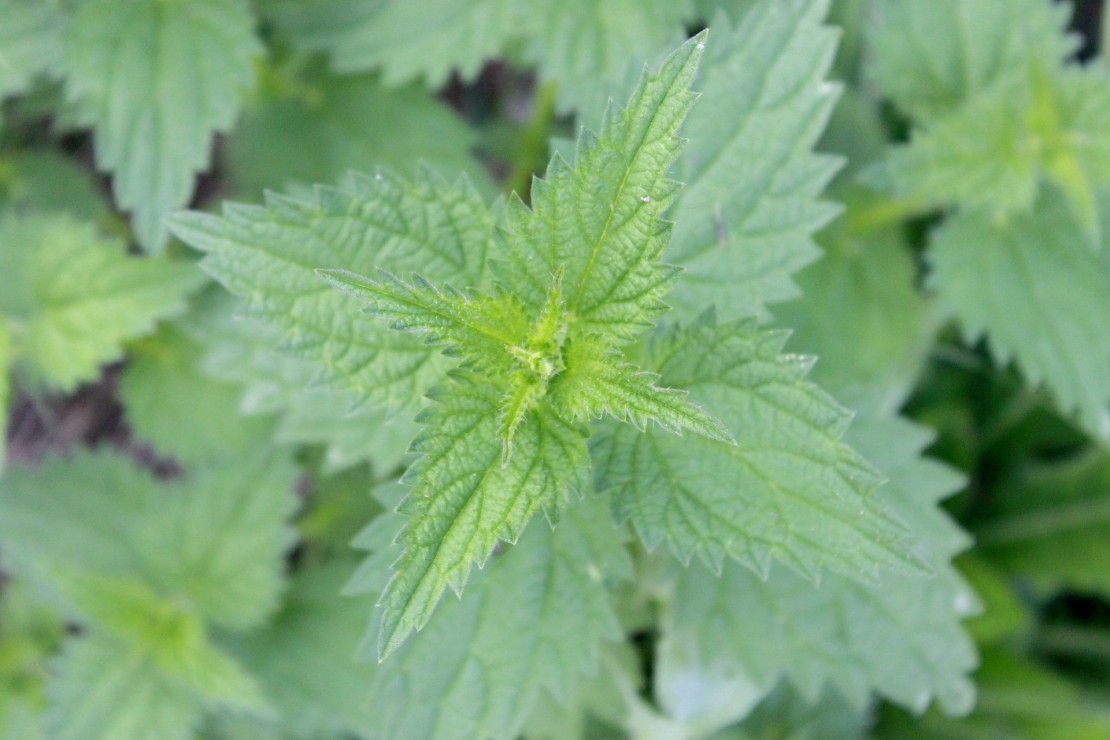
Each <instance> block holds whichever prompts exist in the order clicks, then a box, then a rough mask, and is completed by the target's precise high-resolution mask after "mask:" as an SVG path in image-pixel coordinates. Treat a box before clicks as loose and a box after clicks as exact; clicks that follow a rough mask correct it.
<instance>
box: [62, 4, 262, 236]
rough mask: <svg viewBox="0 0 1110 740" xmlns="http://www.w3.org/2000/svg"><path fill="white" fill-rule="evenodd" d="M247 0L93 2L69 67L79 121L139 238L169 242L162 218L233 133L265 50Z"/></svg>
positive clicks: (70, 48)
mask: <svg viewBox="0 0 1110 740" xmlns="http://www.w3.org/2000/svg"><path fill="white" fill-rule="evenodd" d="M253 26H254V20H253V18H252V17H251V14H250V12H249V10H248V8H247V3H246V2H244V1H243V0H83V1H82V2H80V3H78V4H77V10H76V13H75V14H74V17H73V18H72V19H71V20H70V22H69V25H68V27H67V31H66V37H65V44H64V54H63V56H62V61H61V68H62V70H63V72H64V73H65V76H66V93H67V96H68V98H69V99H70V100H71V101H72V103H73V105H74V108H75V116H76V120H77V122H78V123H79V124H81V125H84V126H91V127H92V128H93V131H94V144H95V151H96V163H97V166H98V167H100V168H101V169H103V170H107V171H109V172H111V173H112V175H113V179H112V188H113V192H114V193H115V197H116V202H117V203H118V204H119V206H120V208H121V209H122V210H125V211H130V212H131V213H132V222H133V224H134V229H135V234H136V236H137V237H138V240H139V243H140V244H142V245H143V247H144V248H146V249H147V250H150V251H158V250H161V249H162V248H163V247H164V246H165V243H166V229H165V226H164V225H163V224H162V219H163V217H164V216H166V215H167V214H169V213H171V212H172V211H173V210H175V209H177V208H181V207H182V206H184V205H185V204H186V203H187V202H188V200H189V197H190V195H191V194H192V191H193V179H194V177H195V176H196V173H197V172H198V171H200V170H202V169H204V168H205V167H207V165H208V162H209V158H210V152H211V146H212V135H213V134H214V133H216V132H217V131H226V130H227V129H228V128H230V127H231V124H232V123H233V122H234V121H235V117H236V115H237V114H238V111H239V100H240V96H241V94H242V92H243V90H245V89H246V88H247V87H249V86H250V84H251V82H252V78H253V67H252V58H253V57H255V56H257V55H258V54H259V53H260V52H261V46H260V44H259V43H258V41H257V39H255V37H254V29H253Z"/></svg>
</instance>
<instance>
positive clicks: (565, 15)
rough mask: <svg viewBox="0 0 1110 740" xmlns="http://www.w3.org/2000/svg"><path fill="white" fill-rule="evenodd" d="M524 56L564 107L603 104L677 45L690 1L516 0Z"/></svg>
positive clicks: (586, 107) (592, 107) (690, 10)
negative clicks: (551, 85) (555, 91)
mask: <svg viewBox="0 0 1110 740" xmlns="http://www.w3.org/2000/svg"><path fill="white" fill-rule="evenodd" d="M516 12H517V14H518V16H519V18H520V23H521V26H522V29H523V31H524V34H525V39H526V40H525V42H524V49H523V52H522V54H523V57H524V59H525V60H527V61H530V62H533V63H534V64H536V66H537V67H538V71H539V76H540V78H541V79H542V80H545V81H546V80H551V81H553V82H554V83H555V84H556V85H557V88H558V101H559V106H560V108H562V109H564V110H566V109H573V108H578V109H581V110H597V109H600V108H601V107H602V106H603V105H604V103H605V100H606V96H607V95H608V94H609V93H610V92H611V91H612V90H613V88H614V87H616V86H617V85H619V84H620V83H623V82H624V81H625V80H626V79H628V78H629V77H630V74H629V73H630V72H631V73H635V72H637V71H638V70H637V69H635V67H636V66H639V65H642V64H643V63H644V62H653V61H655V56H656V54H657V53H659V51H661V50H663V49H667V48H671V47H672V46H673V45H675V44H677V43H678V42H679V41H680V40H681V38H682V36H683V31H684V25H685V23H686V21H688V20H691V17H692V16H693V8H692V5H691V2H690V0H610V1H609V2H595V0H540V2H522V1H519V0H518V2H517V3H516Z"/></svg>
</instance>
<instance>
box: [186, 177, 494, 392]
mask: <svg viewBox="0 0 1110 740" xmlns="http://www.w3.org/2000/svg"><path fill="white" fill-rule="evenodd" d="M170 225H171V228H172V229H173V230H174V233H175V234H176V235H177V236H178V237H179V238H181V239H182V240H183V241H185V242H187V243H189V244H190V245H191V246H193V247H196V248H197V249H201V250H203V251H205V252H207V253H208V254H207V256H206V257H205V259H204V260H203V261H202V263H201V266H202V267H204V268H205V269H206V270H207V271H208V272H209V273H211V274H212V275H213V276H214V277H216V279H217V280H219V281H220V282H221V283H223V284H224V285H225V286H226V287H227V288H228V289H230V290H231V291H232V292H233V293H237V294H239V295H241V296H244V297H245V298H246V299H247V310H248V312H249V313H250V314H251V315H253V316H255V317H257V318H260V319H262V320H264V321H265V322H266V323H269V324H271V325H274V326H276V327H278V328H279V329H280V330H281V332H282V333H283V335H284V336H285V349H286V350H287V351H289V352H290V353H292V354H295V355H298V356H300V357H304V358H306V359H307V360H310V361H311V362H313V364H314V365H315V368H316V372H317V373H318V374H319V375H321V376H323V380H324V381H325V382H327V383H328V384H329V385H332V386H334V387H337V388H339V389H341V390H343V391H345V392H347V393H348V394H350V397H351V400H352V403H355V402H368V401H369V402H372V403H374V404H377V405H407V404H414V403H415V402H417V401H418V400H419V399H420V398H421V397H422V396H423V395H424V394H425V393H426V392H427V391H428V389H429V388H430V387H431V386H432V385H434V384H435V382H436V381H438V380H439V379H440V378H441V377H442V376H443V373H444V371H445V369H446V368H447V367H448V366H449V365H448V364H447V363H446V362H445V361H444V360H443V359H442V358H441V357H440V356H439V353H438V352H437V351H436V350H435V349H434V348H433V347H429V346H427V345H426V344H424V343H422V342H421V341H420V340H419V339H416V338H414V337H409V336H405V335H403V334H398V333H393V332H390V331H389V330H388V328H387V327H385V326H383V325H380V324H375V323H373V322H369V321H366V320H361V319H360V318H359V317H358V315H357V314H358V310H357V309H358V301H357V300H356V299H354V298H352V297H350V296H347V295H344V294H343V293H341V292H339V291H336V290H333V289H332V288H330V287H329V286H328V285H327V284H326V283H324V282H323V281H322V280H321V279H320V278H319V276H318V275H317V274H316V272H315V269H316V268H318V267H329V266H336V267H339V266H341V267H343V268H345V269H348V270H351V271H354V272H358V273H363V274H366V273H372V272H374V270H376V269H377V268H379V267H380V268H386V269H389V270H390V271H392V272H394V273H397V274H405V273H408V272H413V271H419V272H420V273H421V274H422V275H424V276H425V277H427V278H429V279H433V280H445V281H450V282H451V283H453V284H455V285H459V286H462V287H467V286H471V285H477V284H478V283H480V282H481V280H482V277H483V274H484V270H485V258H486V254H487V252H488V250H489V247H490V242H491V241H492V233H493V222H492V217H491V216H490V213H489V211H488V209H487V208H486V206H485V204H484V203H483V202H482V200H481V199H480V198H479V197H478V195H477V193H476V192H475V191H474V189H473V188H472V187H471V186H470V185H469V184H468V183H467V181H466V180H465V179H463V180H460V181H459V182H457V183H456V184H454V185H449V184H448V183H446V182H445V181H443V180H441V179H440V178H439V177H437V176H436V175H434V174H432V173H430V172H425V173H423V174H422V175H421V177H420V178H418V179H417V181H416V183H415V184H412V185H410V184H408V183H406V182H404V181H403V180H401V179H399V178H397V177H394V176H392V175H387V174H378V175H375V176H373V177H367V176H358V177H355V178H354V180H353V181H352V183H351V187H350V191H349V192H347V191H341V190H337V189H333V188H319V189H318V190H317V191H316V197H315V199H314V200H313V201H311V202H302V201H298V200H294V199H291V198H286V197H283V196H277V195H270V196H269V197H268V198H267V206H266V207H264V208H263V207H257V206H243V205H236V204H229V205H227V206H225V208H224V213H223V215H222V216H213V215H208V214H202V213H181V214H178V215H176V216H174V217H173V218H172V219H171V220H170Z"/></svg>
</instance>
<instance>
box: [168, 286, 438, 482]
mask: <svg viewBox="0 0 1110 740" xmlns="http://www.w3.org/2000/svg"><path fill="white" fill-rule="evenodd" d="M240 304H241V301H240V300H239V299H238V298H236V297H235V296H232V295H230V294H228V293H226V292H224V291H222V290H221V291H220V292H219V293H210V294H208V295H205V296H204V298H203V300H202V301H200V302H199V308H198V310H196V311H194V312H192V313H190V314H189V315H188V316H187V317H185V319H183V320H182V321H181V322H180V326H181V328H182V330H183V331H184V332H185V333H186V334H188V335H189V337H191V338H192V339H193V340H194V341H195V342H197V343H198V344H200V345H201V346H202V347H203V348H204V357H203V359H202V360H201V368H202V370H203V372H204V373H205V374H206V375H208V376H211V377H212V378H215V379H217V380H220V381H223V382H227V383H231V384H233V385H234V386H235V387H236V389H237V391H238V401H237V403H234V404H232V406H233V407H235V408H237V410H238V411H239V412H240V413H242V414H246V415H250V416H262V417H267V416H270V415H277V416H278V421H277V428H276V430H275V432H274V440H275V441H276V442H278V443H279V444H283V445H284V444H289V445H304V444H309V445H323V446H324V448H325V450H324V460H323V468H324V472H325V473H334V472H338V471H341V470H344V469H346V468H349V467H351V466H353V465H356V464H357V463H359V462H362V461H364V460H371V461H372V462H373V463H374V465H375V469H377V470H380V471H381V472H382V473H385V472H388V471H391V470H394V469H395V468H397V467H399V466H400V465H401V463H402V461H403V460H404V459H405V456H406V453H407V452H408V449H409V443H410V442H412V438H413V437H414V436H416V431H417V428H418V427H417V425H416V424H415V423H414V422H413V421H412V420H411V419H410V418H408V417H407V416H404V415H398V414H397V413H396V412H394V411H391V410H390V409H387V408H381V407H378V408H367V407H366V406H365V405H363V406H360V407H358V408H354V407H355V406H356V398H355V396H353V395H352V394H351V393H349V392H346V391H343V390H340V389H338V388H335V387H334V386H321V385H319V384H314V383H313V379H314V378H315V377H316V376H317V375H318V371H317V370H316V369H314V367H313V365H312V363H311V362H310V361H308V360H306V359H304V358H301V357H293V356H290V355H289V354H285V353H280V352H277V351H275V347H277V346H278V345H279V344H280V343H281V339H282V334H281V330H280V328H279V327H276V326H274V325H273V324H267V323H264V322H262V321H259V320H257V319H252V318H249V317H246V316H242V315H240V314H241V305H240Z"/></svg>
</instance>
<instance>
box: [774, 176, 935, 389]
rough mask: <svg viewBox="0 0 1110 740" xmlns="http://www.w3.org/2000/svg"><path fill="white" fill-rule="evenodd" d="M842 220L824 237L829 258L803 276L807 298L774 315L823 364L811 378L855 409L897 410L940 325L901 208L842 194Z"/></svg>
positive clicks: (869, 196)
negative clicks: (921, 287) (894, 216)
mask: <svg viewBox="0 0 1110 740" xmlns="http://www.w3.org/2000/svg"><path fill="white" fill-rule="evenodd" d="M840 195H841V197H842V198H843V199H844V201H845V206H846V210H845V213H844V216H843V218H841V219H838V220H837V221H836V222H835V223H834V224H833V225H832V226H830V227H829V228H828V229H826V230H825V231H824V232H823V233H822V234H821V236H820V243H821V246H822V247H823V248H824V250H825V254H824V255H823V256H822V258H821V259H820V260H818V261H817V262H815V263H814V264H813V265H811V266H809V267H807V268H806V269H805V270H803V271H802V272H801V273H799V275H798V285H799V287H801V289H802V292H803V293H804V295H805V297H804V298H803V299H802V300H800V301H792V302H790V303H786V304H783V305H782V306H781V307H777V308H776V309H775V315H776V318H777V319H778V320H779V323H780V324H781V325H782V326H784V327H790V328H791V329H792V330H793V334H792V336H791V339H790V346H791V347H792V348H794V349H795V351H800V352H804V353H806V354H808V355H813V356H815V357H819V358H820V359H819V361H818V362H817V364H816V365H815V366H814V368H813V373H812V376H811V377H812V379H813V381H814V382H816V383H817V384H819V385H820V386H821V387H822V388H825V389H827V390H829V391H830V392H831V393H833V395H835V396H836V397H837V399H839V400H840V401H842V402H843V403H845V404H847V405H848V406H850V407H853V408H858V407H860V406H869V407H877V408H881V409H890V410H893V409H896V408H898V407H900V406H901V405H902V404H903V403H904V402H905V399H906V397H907V396H908V395H909V393H910V390H911V389H912V387H913V384H914V383H915V382H916V381H917V377H918V374H919V373H920V371H921V363H922V361H923V360H924V357H925V353H926V351H927V350H928V347H929V343H930V341H931V340H932V334H933V331H934V329H935V325H936V323H937V322H936V319H935V317H934V316H933V314H934V313H935V311H933V310H932V307H931V305H930V304H929V302H928V301H927V300H926V299H925V298H924V297H923V296H922V295H921V293H920V292H919V291H918V290H917V289H916V288H915V281H916V280H917V266H916V265H915V264H914V258H913V254H912V253H911V251H910V248H909V245H908V244H907V242H906V238H905V234H904V230H903V229H902V228H901V223H900V222H896V223H889V222H884V221H883V220H882V219H883V218H884V214H887V213H890V212H892V211H893V212H897V209H898V208H899V207H900V203H899V202H898V201H891V200H889V199H887V198H884V197H881V196H878V195H876V194H874V193H871V192H869V191H861V190H848V191H846V192H841V193H840Z"/></svg>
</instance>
